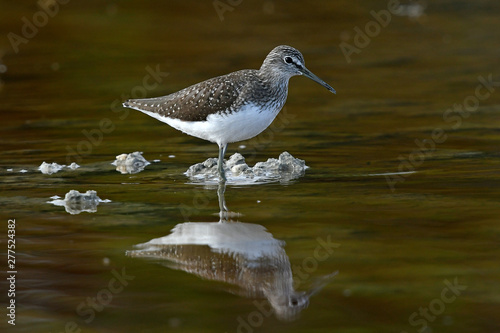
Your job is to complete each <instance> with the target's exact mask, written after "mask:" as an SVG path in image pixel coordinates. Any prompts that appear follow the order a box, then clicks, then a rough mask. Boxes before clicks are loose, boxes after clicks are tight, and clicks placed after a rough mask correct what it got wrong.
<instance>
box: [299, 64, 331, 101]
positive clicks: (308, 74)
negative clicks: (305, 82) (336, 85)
mask: <svg viewBox="0 0 500 333" xmlns="http://www.w3.org/2000/svg"><path fill="white" fill-rule="evenodd" d="M299 71H300V72H301V73H302V74H304V76H306V77H308V78H310V79H311V80H313V81H315V82H317V83H319V84H321V85H322V86H323V87H325V88H326V89H328V90H330V91H331V92H332V93H334V94H336V93H337V92H336V91H335V89H333V88H332V87H331V86H330V85H329V84H328V83H326V82H325V81H323V80H321V79H320V78H319V77H317V76H316V75H315V74H314V73H313V72H311V71H310V70H308V69H307V68H305V67H302V68H300V69H299Z"/></svg>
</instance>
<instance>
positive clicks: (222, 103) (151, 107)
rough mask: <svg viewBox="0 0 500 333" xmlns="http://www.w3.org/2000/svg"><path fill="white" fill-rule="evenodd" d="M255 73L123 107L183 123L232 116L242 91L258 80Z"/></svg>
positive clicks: (220, 78)
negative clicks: (216, 116)
mask: <svg viewBox="0 0 500 333" xmlns="http://www.w3.org/2000/svg"><path fill="white" fill-rule="evenodd" d="M256 75H257V71H256V70H250V69H247V70H241V71H238V72H234V73H230V74H227V75H222V76H218V77H214V78H212V79H209V80H206V81H203V82H200V83H197V84H195V85H192V86H190V87H187V88H185V89H182V90H180V91H178V92H175V93H173V94H170V95H167V96H163V97H156V98H146V99H130V100H128V101H126V102H125V103H124V104H123V105H124V106H126V107H130V108H133V109H137V110H140V111H149V112H154V113H157V114H159V115H161V116H163V117H168V118H173V119H179V120H183V121H205V120H206V119H207V117H208V116H209V115H210V114H212V113H217V112H225V113H228V112H231V110H232V107H231V106H233V107H234V104H235V103H236V102H237V100H238V96H239V95H240V92H241V90H242V89H243V87H245V85H247V84H248V83H249V82H251V81H252V80H255V76H256Z"/></svg>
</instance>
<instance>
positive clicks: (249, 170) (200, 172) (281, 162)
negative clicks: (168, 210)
mask: <svg viewBox="0 0 500 333" xmlns="http://www.w3.org/2000/svg"><path fill="white" fill-rule="evenodd" d="M217 161H218V159H217V158H209V159H207V160H206V161H204V162H202V163H197V164H194V165H192V166H190V167H189V169H188V170H187V171H186V173H185V174H186V175H187V176H188V177H190V178H192V179H195V180H210V179H212V178H214V179H215V178H218V172H217ZM306 169H307V166H306V163H305V161H304V160H301V159H298V158H295V157H293V156H292V155H291V154H290V153H288V152H286V151H285V152H283V153H281V155H280V156H279V158H278V159H276V158H270V159H268V160H267V161H266V162H258V163H256V164H255V166H254V167H250V166H249V165H248V164H246V162H245V158H244V157H243V156H242V155H241V154H240V153H235V154H233V155H231V156H230V157H229V159H228V160H227V161H225V162H224V170H225V172H226V177H227V178H228V180H230V181H231V180H236V181H239V182H242V181H243V182H247V183H257V182H263V181H264V182H265V181H276V180H279V181H288V180H292V179H296V178H298V177H301V176H303V175H304V172H305V170H306Z"/></svg>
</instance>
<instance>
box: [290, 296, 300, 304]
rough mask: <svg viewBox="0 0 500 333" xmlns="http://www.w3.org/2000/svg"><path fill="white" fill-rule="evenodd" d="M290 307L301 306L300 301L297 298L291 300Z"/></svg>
mask: <svg viewBox="0 0 500 333" xmlns="http://www.w3.org/2000/svg"><path fill="white" fill-rule="evenodd" d="M290 305H292V306H297V305H299V301H298V300H297V299H296V298H292V299H291V300H290Z"/></svg>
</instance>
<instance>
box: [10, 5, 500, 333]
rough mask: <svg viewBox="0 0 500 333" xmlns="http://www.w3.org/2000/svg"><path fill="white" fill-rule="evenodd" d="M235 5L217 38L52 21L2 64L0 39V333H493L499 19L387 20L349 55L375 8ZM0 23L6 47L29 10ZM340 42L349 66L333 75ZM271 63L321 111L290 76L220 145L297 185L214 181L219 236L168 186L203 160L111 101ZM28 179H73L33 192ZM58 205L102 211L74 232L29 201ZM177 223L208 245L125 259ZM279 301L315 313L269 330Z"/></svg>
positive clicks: (203, 196)
mask: <svg viewBox="0 0 500 333" xmlns="http://www.w3.org/2000/svg"><path fill="white" fill-rule="evenodd" d="M420 3H422V2H418V1H415V2H413V6H415V4H420ZM234 4H235V3H234V2H233V5H232V6H231V8H232V10H228V11H226V12H224V14H223V18H224V20H223V21H221V20H220V18H219V16H218V14H217V12H216V10H215V9H214V7H213V3H212V2H210V1H205V2H185V1H173V2H169V4H168V5H167V4H163V5H160V4H159V3H157V2H153V1H140V2H139V1H137V2H126V3H118V2H116V3H115V2H105V3H103V2H99V1H86V2H85V3H80V2H69V3H68V4H65V5H60V7H59V12H58V13H57V14H55V15H54V17H51V18H49V19H48V22H47V24H46V25H42V26H41V27H39V29H38V31H37V33H36V35H35V36H33V37H30V38H27V42H26V43H21V44H19V45H18V52H17V53H16V52H14V50H13V48H12V47H11V45H10V44H9V42H8V39H7V38H5V39H4V40H3V41H2V42H1V43H2V44H0V80H1V84H0V101H1V102H0V108H1V113H0V117H1V120H0V124H1V125H0V126H1V127H2V131H1V134H0V148H1V149H0V188H1V196H0V206H1V208H2V209H1V211H2V213H1V215H2V220H3V221H4V226H5V227H4V228H3V229H2V230H3V233H4V235H5V236H3V237H0V239H1V241H0V242H1V243H2V248H3V250H2V251H4V252H6V247H7V245H8V243H7V240H8V232H7V230H8V227H7V225H8V220H9V219H15V225H16V229H15V230H16V236H15V237H16V238H15V239H16V244H15V245H16V249H15V251H16V254H15V259H16V267H15V269H16V271H17V274H16V296H15V300H16V326H15V327H12V326H11V325H9V324H8V323H7V319H6V316H4V319H2V321H0V328H1V329H2V330H4V329H5V328H7V329H8V331H9V332H10V331H16V332H64V331H67V332H72V331H75V332H77V331H78V329H81V331H82V332H163V331H179V332H201V331H202V332H276V331H288V332H331V331H338V332H381V331H384V332H402V331H405V332H419V331H420V332H422V331H423V330H424V329H425V327H427V328H426V331H425V332H497V331H499V330H500V323H499V320H498V310H499V309H500V304H499V303H500V299H499V296H498V295H500V287H499V286H498V281H499V279H500V269H499V268H498V267H499V266H498V258H499V257H500V246H499V244H500V243H499V241H500V226H499V220H500V199H499V198H500V172H499V168H500V131H499V128H500V92H499V89H500V83H498V82H499V81H500V73H499V72H498V68H499V64H500V63H499V59H500V51H499V50H500V38H499V37H500V34H499V33H498V31H500V21H499V20H498V13H499V11H500V5H499V4H498V3H497V2H495V1H474V2H471V1H451V0H450V1H438V2H433V3H428V4H427V5H426V6H424V7H423V8H420V9H421V10H423V13H420V14H421V15H420V14H419V8H418V7H411V6H410V7H405V11H404V12H401V13H399V14H404V15H403V16H400V15H390V20H389V21H388V23H387V25H386V26H385V27H380V29H379V30H373V31H371V32H370V36H369V37H367V38H365V39H364V40H363V39H362V38H361V37H359V36H358V37H357V39H356V40H357V41H358V42H359V43H358V44H356V43H355V41H354V39H355V38H356V34H357V32H356V30H355V27H360V29H362V30H364V28H365V27H366V25H367V24H369V25H368V27H370V24H371V27H375V28H373V29H376V25H374V23H370V22H372V21H373V22H374V18H373V16H371V15H370V11H372V10H374V11H375V12H379V11H380V10H383V9H386V8H387V4H388V2H387V1H336V2H331V1H330V2H329V1H321V2H313V3H305V2H298V1H286V2H284V1H255V2H249V1H242V2H241V3H239V4H237V5H236V6H234ZM2 9H3V10H2V12H3V13H4V15H3V19H2V20H0V29H1V31H2V32H3V33H4V35H7V34H8V33H9V32H14V33H16V34H18V35H20V36H22V31H21V29H22V27H23V21H22V20H21V19H22V18H23V17H26V18H27V19H29V20H32V17H33V15H34V14H36V13H37V12H38V11H39V8H38V7H37V6H36V4H35V2H31V1H17V2H12V3H5V2H4V3H2ZM412 13H413V14H412ZM412 15H414V16H412ZM342 42H345V43H349V44H350V45H351V47H356V50H357V51H356V52H353V53H351V54H350V56H349V59H348V58H346V56H345V55H344V54H343V52H342V48H341V47H340V45H344V47H346V46H345V45H346V44H341V43H342ZM279 44H289V45H292V46H295V47H297V48H298V49H299V50H301V51H302V53H303V54H304V57H305V59H306V62H307V66H308V68H309V69H310V70H311V71H313V72H314V73H316V74H317V75H318V76H320V77H321V78H322V79H324V80H325V81H326V82H328V83H329V84H331V85H332V86H333V87H334V88H335V89H336V90H337V95H332V94H331V93H329V92H328V91H327V90H325V89H324V88H322V87H321V86H319V85H317V84H316V83H314V82H312V81H310V80H308V79H306V78H303V77H301V78H292V80H291V84H290V90H289V98H288V101H287V104H286V106H285V109H284V110H283V111H282V112H281V113H280V115H279V116H278V118H277V119H276V120H275V122H274V123H273V125H272V126H271V128H270V129H269V130H268V131H266V132H264V133H262V134H261V135H260V136H258V137H257V138H254V139H252V140H249V141H246V142H241V143H236V144H231V145H230V146H229V149H228V153H227V156H229V155H230V154H233V153H234V152H236V151H238V152H240V153H241V154H243V155H244V156H245V158H246V162H247V163H248V164H249V165H254V164H255V163H256V162H258V161H265V160H267V159H268V158H277V157H278V156H279V154H280V153H282V152H284V151H288V152H290V153H291V154H292V155H293V156H294V157H296V158H300V159H303V160H305V162H306V164H307V165H308V166H309V168H308V169H307V170H306V172H305V174H304V175H303V176H301V177H299V178H297V179H293V180H290V181H286V182H279V181H274V182H269V183H266V184H258V185H251V186H250V185H241V184H231V183H229V184H228V186H227V188H226V189H225V200H226V203H227V206H228V208H229V209H230V210H231V211H232V212H235V214H232V215H231V216H229V217H226V219H227V220H228V222H225V223H226V225H227V226H228V228H229V229H231V228H235V229H237V230H236V231H234V230H230V231H223V232H219V231H217V230H218V229H217V228H219V227H217V226H220V224H214V223H216V222H218V221H219V219H220V217H219V215H218V212H219V201H218V195H217V191H218V189H217V187H216V186H212V185H210V186H205V185H203V184H193V182H192V181H190V179H189V178H188V177H186V176H185V175H184V172H185V171H186V170H187V169H188V167H189V166H190V165H192V164H195V163H198V162H202V161H204V160H206V159H207V158H209V157H216V155H217V147H216V145H215V144H211V143H208V142H204V141H201V140H198V139H196V138H192V137H188V136H186V135H183V134H181V133H179V132H177V131H175V130H173V129H171V128H169V127H168V126H166V125H163V124H161V123H159V122H158V121H156V120H154V119H151V118H149V117H147V116H146V115H143V114H141V113H139V112H135V111H133V110H130V111H129V110H127V109H123V108H121V107H120V106H119V104H120V102H121V101H123V100H124V99H126V98H128V97H129V96H130V95H133V96H135V97H140V96H143V94H146V95H147V96H151V97H153V96H160V95H164V94H168V93H170V92H173V91H176V90H178V89H181V88H183V87H185V86H188V85H190V84H193V83H196V82H199V81H202V80H204V79H207V78H209V77H212V76H216V75H221V74H224V73H228V72H231V71H234V70H237V69H242V68H258V67H259V66H260V63H261V61H262V60H263V58H264V57H265V55H266V54H267V52H269V50H271V49H272V48H273V47H274V46H276V45H279ZM351 50H352V49H351ZM348 60H350V61H348ZM153 73H156V74H153ZM167 73H168V74H167ZM488 80H490V81H491V82H492V84H490V85H488V84H486V85H484V82H485V81H486V82H487V81H488ZM144 82H146V84H144ZM476 101H477V105H476V104H475V103H476ZM455 105H456V107H455V111H453V108H454V106H455ZM450 108H451V109H452V111H448V110H449V109H450ZM456 110H462V111H459V112H457V111H456ZM464 110H465V111H464ZM240 145H244V147H243V146H240ZM135 151H142V152H143V156H144V157H145V158H146V159H147V160H148V161H150V162H152V163H151V164H149V165H147V166H146V167H145V169H144V170H143V171H141V172H138V173H134V174H122V173H120V172H118V171H117V170H116V167H115V166H114V165H112V164H111V163H112V162H113V161H114V160H115V157H116V156H117V155H119V154H122V153H131V152H135ZM154 160H159V161H156V162H154ZM44 161H45V162H47V163H52V162H57V163H59V164H65V165H69V164H70V163H72V162H76V163H78V164H79V165H80V168H78V169H75V170H71V169H66V168H65V169H63V170H61V171H59V172H57V173H54V174H52V175H45V174H42V173H41V172H40V171H39V170H38V167H39V166H40V165H41V164H42V162H44ZM21 170H26V172H21ZM70 190H77V191H79V192H81V193H85V192H86V191H88V190H94V191H96V193H97V195H98V196H99V198H100V199H102V200H111V202H100V203H99V205H97V206H96V207H95V210H96V211H95V212H88V211H84V212H81V213H79V214H70V213H68V212H67V211H66V209H65V207H63V206H56V205H53V204H50V203H48V202H49V201H52V200H53V199H51V197H53V196H55V195H57V196H59V197H61V198H64V196H65V194H66V193H68V192H69V191H70ZM188 222H193V223H192V224H188ZM200 222H203V223H204V224H203V223H200ZM194 223H200V224H199V225H195V227H194V228H202V227H203V226H208V227H207V228H213V229H214V230H212V231H210V234H209V235H210V237H208V236H207V238H203V237H201V236H200V234H198V233H189V232H187V233H185V236H186V237H187V236H189V237H192V238H190V239H191V240H190V241H187V242H186V241H183V242H177V243H175V244H169V245H168V246H167V247H166V248H164V249H163V252H161V251H160V252H161V253H162V254H163V255H162V256H160V255H158V253H156V254H155V255H152V254H151V253H149V256H142V257H141V256H133V255H130V254H131V253H134V252H131V251H138V250H139V249H140V247H139V248H138V247H136V245H138V244H144V243H146V242H148V241H151V240H153V239H158V238H162V237H170V238H168V239H169V240H170V239H173V238H175V237H174V236H175V231H174V233H172V232H171V230H172V229H174V228H176V229H175V230H177V231H179V230H188V229H189V228H190V227H188V226H192V225H194ZM214 225H215V226H216V227H210V226H214ZM224 226H225V225H224ZM240 227H241V229H240ZM245 228H247V229H245ZM196 230H197V229H196ZM207 230H209V229H207ZM210 230H211V229H210ZM206 232H207V235H208V231H206ZM203 234H204V233H203V232H202V233H201V235H203ZM169 235H170V236H169ZM172 235H174V236H172ZM252 237H253V238H252ZM193 239H194V240H193ZM240 240H241V241H240ZM169 242H170V241H169ZM242 244H245V246H243V245H242ZM260 250H261V251H260ZM259 251H260V252H259ZM161 253H160V254H161ZM172 253H174V254H175V255H172ZM256 253H257V254H256ZM169 256H170V257H169ZM3 260H4V263H3V264H2V270H3V271H4V272H7V270H8V267H7V262H6V257H5V256H4V259H3ZM335 272H338V273H337V275H335V276H331V275H332V273H335ZM4 275H7V273H6V274H4ZM453 285H456V286H455V287H450V286H453ZM1 288H2V295H4V296H3V300H4V301H2V304H4V305H5V304H7V302H9V301H10V299H11V298H9V297H8V296H7V291H8V289H9V285H8V284H7V283H6V280H3V282H2V284H1ZM292 290H293V291H294V292H296V293H297V294H299V295H303V294H300V292H306V293H307V292H308V291H309V292H311V291H314V295H312V296H311V297H310V298H309V299H308V307H306V306H305V305H306V304H302V303H300V302H299V300H297V305H298V306H295V308H298V309H299V310H298V311H295V312H296V313H293V316H287V315H280V312H279V310H276V309H280V307H278V306H277V305H276V304H277V302H278V301H277V300H278V299H279V300H282V298H279V297H276V295H285V294H286V295H290V294H291V293H292ZM287 293H288V294H287ZM270 295H271V296H270ZM94 298H95V301H93V299H94ZM303 299H304V298H300V300H303ZM92 302H95V304H94V305H92ZM273 302H274V303H273ZM299 303H300V304H299ZM292 305H293V304H292ZM302 305H303V306H302ZM271 308H273V309H274V313H273V311H272V310H271Z"/></svg>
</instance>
